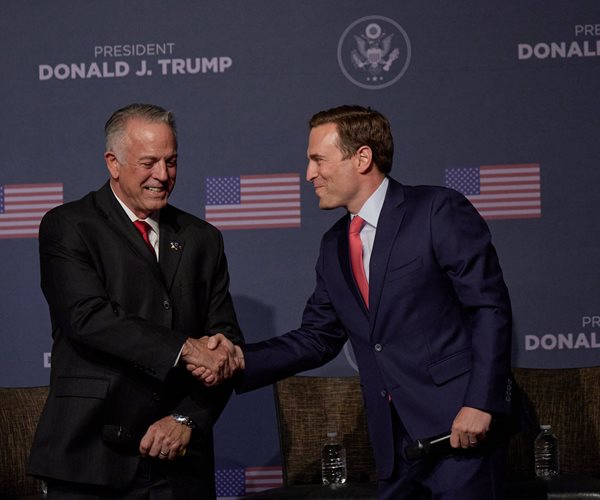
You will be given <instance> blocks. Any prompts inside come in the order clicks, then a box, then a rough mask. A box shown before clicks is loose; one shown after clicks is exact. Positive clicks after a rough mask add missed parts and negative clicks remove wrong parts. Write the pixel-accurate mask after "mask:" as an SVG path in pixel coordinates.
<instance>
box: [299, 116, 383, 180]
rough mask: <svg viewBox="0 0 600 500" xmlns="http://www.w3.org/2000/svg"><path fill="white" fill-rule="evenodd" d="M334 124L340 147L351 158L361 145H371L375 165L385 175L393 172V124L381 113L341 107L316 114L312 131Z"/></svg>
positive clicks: (311, 120)
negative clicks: (391, 127)
mask: <svg viewBox="0 0 600 500" xmlns="http://www.w3.org/2000/svg"><path fill="white" fill-rule="evenodd" d="M327 123H335V124H336V125H337V132H338V136H339V144H338V147H339V148H340V150H341V151H342V153H343V154H344V157H345V158H350V157H351V156H352V155H353V154H354V153H356V151H357V150H358V148H360V147H361V146H369V147H370V148H371V151H372V152H373V162H374V163H375V165H377V168H378V169H379V170H380V171H381V172H382V173H384V174H385V175H387V174H389V173H390V171H391V170H392V160H393V158H394V140H393V138H392V132H391V129H390V122H389V121H388V119H387V118H386V117H385V116H383V115H382V114H381V113H379V112H378V111H375V110H373V109H371V108H364V107H362V106H349V105H344V106H338V107H337V108H331V109H328V110H325V111H320V112H318V113H317V114H315V115H314V116H313V117H312V118H311V119H310V122H309V126H310V128H311V129H313V128H315V127H318V126H319V125H325V124H327Z"/></svg>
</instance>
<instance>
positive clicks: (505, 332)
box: [431, 190, 512, 413]
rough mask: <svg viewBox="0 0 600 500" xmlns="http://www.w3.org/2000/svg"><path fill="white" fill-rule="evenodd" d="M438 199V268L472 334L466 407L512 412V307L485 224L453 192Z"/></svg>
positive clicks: (435, 215) (435, 226) (434, 232)
mask: <svg viewBox="0 0 600 500" xmlns="http://www.w3.org/2000/svg"><path fill="white" fill-rule="evenodd" d="M440 193H441V194H440V195H438V196H437V198H436V200H435V202H434V204H433V209H432V214H431V228H432V241H433V246H434V252H435V254H436V257H437V259H438V262H439V264H440V265H441V266H442V268H443V270H444V271H445V273H446V274H447V276H448V277H449V278H450V280H451V281H452V284H453V287H454V291H455V293H456V295H457V297H458V300H459V302H460V304H461V306H462V310H463V313H464V317H465V318H466V322H467V327H468V329H469V330H470V332H471V336H472V339H471V345H472V369H471V372H470V381H469V384H468V388H467V391H466V393H465V396H464V401H463V405H464V406H470V407H474V408H479V409H481V410H484V411H488V412H490V413H507V412H509V411H510V408H509V404H508V403H509V402H508V401H507V400H506V386H507V380H508V379H509V378H510V377H511V373H510V366H511V335H512V332H511V322H512V319H511V306H510V300H509V295H508V290H507V288H506V285H505V283H504V279H503V275H502V270H501V268H500V264H499V261H498V256H497V254H496V250H495V249H494V247H493V245H492V242H491V235H490V232H489V229H488V227H487V225H486V223H485V222H484V221H483V219H482V218H481V216H480V215H479V214H478V213H477V211H476V210H475V208H474V207H473V206H472V205H471V203H470V202H469V201H468V200H467V199H466V198H464V196H462V195H461V194H459V193H457V192H455V191H453V190H444V191H441V192H440Z"/></svg>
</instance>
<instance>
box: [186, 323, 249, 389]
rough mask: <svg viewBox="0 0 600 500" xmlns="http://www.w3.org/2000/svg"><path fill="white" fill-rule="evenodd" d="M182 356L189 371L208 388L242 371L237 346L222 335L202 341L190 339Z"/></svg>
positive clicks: (202, 339) (204, 338) (203, 338)
mask: <svg viewBox="0 0 600 500" xmlns="http://www.w3.org/2000/svg"><path fill="white" fill-rule="evenodd" d="M181 356H182V358H183V360H184V361H185V362H186V367H187V369H188V370H189V371H190V372H192V374H193V375H194V376H196V377H197V378H199V379H200V380H202V381H203V382H204V384H205V385H207V386H212V385H216V384H217V383H219V382H221V381H222V380H223V379H226V378H229V377H231V376H232V375H233V374H234V373H235V371H237V370H238V369H240V364H239V356H238V353H237V351H236V349H235V346H234V345H233V344H232V343H231V341H230V340H229V339H228V338H227V337H225V336H224V335H223V334H221V333H217V334H216V335H213V336H212V337H202V338H201V339H191V338H188V339H187V340H186V342H185V344H184V347H183V350H182V352H181Z"/></svg>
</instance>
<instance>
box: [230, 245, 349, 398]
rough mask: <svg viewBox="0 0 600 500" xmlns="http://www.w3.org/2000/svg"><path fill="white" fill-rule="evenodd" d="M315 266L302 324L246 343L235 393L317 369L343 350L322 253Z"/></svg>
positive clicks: (345, 338) (343, 335) (342, 330)
mask: <svg viewBox="0 0 600 500" xmlns="http://www.w3.org/2000/svg"><path fill="white" fill-rule="evenodd" d="M323 248H324V245H323V244H322V245H321V253H320V255H319V259H318V261H317V265H316V275H317V280H316V286H315V290H314V292H313V294H312V295H311V297H310V298H309V299H308V301H307V303H306V307H305V308H304V313H303V315H302V325H301V326H300V328H298V329H296V330H292V331H291V332H288V333H286V334H284V335H281V336H279V337H273V338H271V339H269V340H265V341H262V342H257V343H253V344H247V345H246V346H245V347H244V357H245V361H246V369H245V370H244V372H243V373H241V374H240V376H239V379H238V380H239V384H238V385H237V386H236V391H237V392H247V391H251V390H254V389H258V388H259V387H263V386H265V385H268V384H272V383H274V382H276V381H278V380H281V379H284V378H286V377H289V376H291V375H294V374H296V373H299V372H302V371H306V370H310V369H313V368H318V367H319V366H322V365H324V364H325V363H327V362H329V361H330V360H332V359H333V358H334V357H335V356H336V355H337V354H338V353H339V352H340V350H341V349H342V348H343V346H344V344H345V342H346V340H347V335H346V333H345V331H344V329H343V327H342V325H341V323H340V321H339V319H338V316H337V314H336V311H335V309H334V307H333V305H332V303H331V300H330V299H329V294H328V292H327V288H326V286H325V281H324V280H323V273H322V266H323V252H324V250H323Z"/></svg>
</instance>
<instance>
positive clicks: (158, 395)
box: [152, 392, 160, 401]
mask: <svg viewBox="0 0 600 500" xmlns="http://www.w3.org/2000/svg"><path fill="white" fill-rule="evenodd" d="M152 398H154V400H155V401H160V394H159V393H158V392H154V393H153V394H152Z"/></svg>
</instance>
